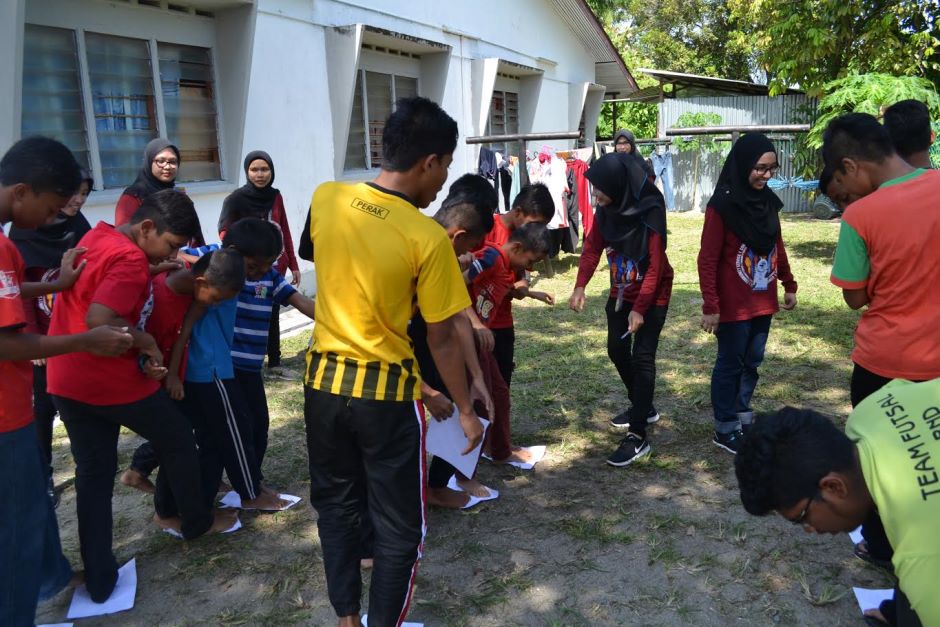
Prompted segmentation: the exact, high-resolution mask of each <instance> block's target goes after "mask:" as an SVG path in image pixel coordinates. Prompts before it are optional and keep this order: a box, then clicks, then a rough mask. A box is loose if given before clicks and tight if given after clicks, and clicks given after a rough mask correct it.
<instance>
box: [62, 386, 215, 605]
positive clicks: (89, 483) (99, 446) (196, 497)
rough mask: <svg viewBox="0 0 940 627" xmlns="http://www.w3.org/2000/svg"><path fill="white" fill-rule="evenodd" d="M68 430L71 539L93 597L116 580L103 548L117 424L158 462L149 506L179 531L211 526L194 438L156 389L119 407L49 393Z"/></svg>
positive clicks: (191, 533) (195, 532)
mask: <svg viewBox="0 0 940 627" xmlns="http://www.w3.org/2000/svg"><path fill="white" fill-rule="evenodd" d="M53 401H54V402H55V405H56V407H58V408H59V414H60V415H61V416H62V422H64V423H65V428H66V430H67V431H68V434H69V440H70V441H71V445H72V456H73V457H74V458H75V495H76V503H77V506H76V509H77V513H78V537H79V542H80V544H81V554H82V561H83V562H84V564H85V582H86V584H87V585H88V592H89V595H90V596H91V598H92V600H93V601H95V602H96V603H101V602H103V601H104V600H105V599H107V598H108V597H109V596H110V595H111V591H112V590H114V584H115V583H117V561H116V560H115V558H114V553H113V552H112V550H111V541H112V512H111V497H112V495H113V492H114V474H115V473H116V472H117V443H118V434H119V432H120V429H121V427H122V426H125V427H127V428H129V429H130V430H132V431H134V432H135V433H137V434H139V435H141V436H143V437H145V438H147V439H148V440H149V441H150V442H152V443H153V446H154V448H155V449H156V451H157V454H158V456H159V457H160V461H161V470H160V474H159V475H158V477H157V491H156V495H155V496H154V507H155V509H156V511H157V514H158V515H159V516H162V517H170V516H177V515H178V516H180V518H181V519H182V532H183V537H185V538H187V539H191V538H195V537H197V536H200V535H202V534H204V533H205V532H206V531H208V529H209V527H210V526H211V525H212V510H211V509H210V507H209V505H208V502H207V500H206V499H205V498H204V495H203V490H202V484H201V481H199V477H200V469H199V460H198V457H197V452H196V441H195V439H194V438H193V430H192V427H191V426H190V424H189V421H188V420H187V419H186V418H185V417H184V416H183V415H182V414H181V413H180V412H179V411H178V410H177V408H176V406H175V405H174V404H173V401H171V400H170V397H168V396H167V395H166V392H164V391H163V390H162V389H161V390H158V391H157V392H155V393H154V394H151V395H150V396H148V397H146V398H144V399H141V400H139V401H137V402H134V403H128V404H126V405H109V406H101V405H90V404H88V403H81V402H79V401H75V400H71V399H67V398H63V397H61V396H53Z"/></svg>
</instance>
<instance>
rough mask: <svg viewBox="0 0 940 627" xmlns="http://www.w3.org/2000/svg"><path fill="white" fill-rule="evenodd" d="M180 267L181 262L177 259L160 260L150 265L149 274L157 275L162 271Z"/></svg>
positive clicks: (170, 270)
mask: <svg viewBox="0 0 940 627" xmlns="http://www.w3.org/2000/svg"><path fill="white" fill-rule="evenodd" d="M182 268H183V262H182V261H181V260H179V259H170V260H168V261H161V262H160V263H158V264H154V265H152V266H150V276H157V275H158V274H163V273H164V272H173V271H175V270H181V269H182Z"/></svg>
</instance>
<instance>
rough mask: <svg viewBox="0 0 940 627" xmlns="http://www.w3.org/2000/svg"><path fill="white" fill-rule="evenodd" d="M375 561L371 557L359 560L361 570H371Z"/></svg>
mask: <svg viewBox="0 0 940 627" xmlns="http://www.w3.org/2000/svg"><path fill="white" fill-rule="evenodd" d="M374 563H375V561H374V560H373V559H372V558H371V557H363V558H362V559H361V560H359V568H361V569H363V570H369V569H370V568H372V566H373V565H374Z"/></svg>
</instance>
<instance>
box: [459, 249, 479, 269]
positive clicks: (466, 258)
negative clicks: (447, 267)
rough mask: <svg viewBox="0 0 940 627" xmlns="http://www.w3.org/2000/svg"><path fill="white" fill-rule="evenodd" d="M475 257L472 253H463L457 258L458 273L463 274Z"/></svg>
mask: <svg viewBox="0 0 940 627" xmlns="http://www.w3.org/2000/svg"><path fill="white" fill-rule="evenodd" d="M474 258H475V255H474V254H473V253H464V254H462V255H460V256H459V257H457V263H458V264H460V271H461V272H465V271H466V270H467V268H469V267H470V264H471V263H473V260H474Z"/></svg>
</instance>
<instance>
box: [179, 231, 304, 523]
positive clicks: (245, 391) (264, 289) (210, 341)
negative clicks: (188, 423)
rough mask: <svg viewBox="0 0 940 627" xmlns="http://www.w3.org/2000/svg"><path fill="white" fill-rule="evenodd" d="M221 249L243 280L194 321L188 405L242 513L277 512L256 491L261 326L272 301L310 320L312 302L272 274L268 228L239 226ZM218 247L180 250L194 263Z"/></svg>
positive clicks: (262, 435) (274, 248)
mask: <svg viewBox="0 0 940 627" xmlns="http://www.w3.org/2000/svg"><path fill="white" fill-rule="evenodd" d="M222 246H224V247H225V248H229V247H231V248H234V249H235V250H237V251H238V252H240V253H241V254H242V255H243V256H244V258H245V274H246V281H245V285H244V287H243V288H242V291H241V292H240V293H239V295H238V298H236V299H232V300H229V301H226V302H223V303H221V304H219V305H218V306H216V307H211V308H209V309H208V310H207V311H206V312H205V315H203V316H202V317H201V318H200V319H199V320H198V321H197V322H195V323H194V324H195V326H194V328H193V332H192V336H191V340H190V349H189V357H188V362H187V370H186V375H185V386H184V387H185V396H186V399H187V407H188V408H189V410H188V411H189V413H190V415H191V416H194V415H195V414H199V415H202V416H205V420H206V422H207V426H208V428H210V429H212V430H213V432H214V434H215V438H216V441H217V444H218V446H220V448H221V451H222V457H223V465H224V467H225V472H226V474H227V475H228V478H229V480H230V481H231V482H232V488H233V489H234V490H235V491H236V492H237V493H238V495H239V497H240V498H241V501H242V508H243V509H261V510H279V509H283V508H284V507H286V506H287V505H288V503H287V502H286V501H284V500H282V499H281V498H280V496H279V494H278V493H277V492H275V491H273V490H270V489H268V488H266V487H264V486H262V485H261V481H262V478H263V477H262V473H261V463H262V461H263V459H264V454H265V451H266V449H267V441H268V433H267V432H268V408H267V398H266V396H265V393H264V380H263V378H262V376H261V364H262V363H263V361H264V353H265V350H266V348H267V340H266V338H267V331H268V329H267V321H268V320H269V319H270V315H271V307H272V306H273V303H275V302H279V303H282V304H290V305H293V306H294V307H295V308H297V309H298V311H301V312H303V313H305V314H307V315H308V316H310V317H311V318H312V317H313V300H311V299H309V298H307V297H305V296H303V295H302V294H300V293H299V292H297V291H296V290H295V289H294V288H292V287H291V286H290V285H288V284H287V282H286V281H285V280H284V277H283V276H281V275H280V274H279V273H278V272H277V271H276V270H274V269H272V267H271V266H272V264H273V263H274V260H275V259H276V258H277V256H278V255H279V254H280V252H281V247H282V243H281V236H280V232H279V231H278V229H277V227H276V226H274V225H273V224H271V223H270V222H268V221H266V220H262V219H260V218H244V219H242V220H239V221H238V222H236V223H234V224H233V225H232V226H231V227H230V228H229V230H228V231H227V232H226V234H225V239H224V240H223V241H222ZM219 248H220V246H219V245H218V244H211V245H209V246H205V247H202V248H200V249H185V250H184V253H185V254H186V255H189V256H193V257H196V256H199V255H203V254H206V253H208V252H210V251H212V250H218V249H219ZM236 367H237V369H236ZM207 482H208V480H207Z"/></svg>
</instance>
